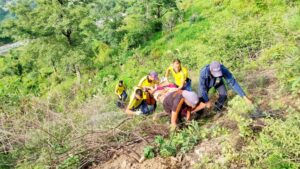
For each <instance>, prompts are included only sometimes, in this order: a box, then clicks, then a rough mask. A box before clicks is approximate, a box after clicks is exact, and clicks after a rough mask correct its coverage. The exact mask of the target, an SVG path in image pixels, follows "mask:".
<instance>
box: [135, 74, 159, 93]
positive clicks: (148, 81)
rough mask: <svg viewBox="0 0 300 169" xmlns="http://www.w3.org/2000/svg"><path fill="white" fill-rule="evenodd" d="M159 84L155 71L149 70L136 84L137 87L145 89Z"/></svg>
mask: <svg viewBox="0 0 300 169" xmlns="http://www.w3.org/2000/svg"><path fill="white" fill-rule="evenodd" d="M158 84H159V78H158V74H157V73H156V72H155V71H151V72H150V73H149V74H148V75H146V76H145V77H143V78H142V79H141V80H140V81H139V84H138V87H140V88H142V89H143V90H144V91H147V90H149V89H151V88H154V87H156V86H157V85H158Z"/></svg>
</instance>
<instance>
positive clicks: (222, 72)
mask: <svg viewBox="0 0 300 169" xmlns="http://www.w3.org/2000/svg"><path fill="white" fill-rule="evenodd" d="M224 80H225V81H226V82H227V84H228V85H229V86H230V87H231V88H232V89H233V90H234V91H235V92H236V93H237V94H238V95H239V96H241V97H242V98H243V99H245V101H246V102H247V103H249V104H252V102H251V100H249V99H248V97H247V96H246V94H245V92H244V91H243V89H242V88H241V87H240V85H239V84H238V82H237V81H236V80H235V78H234V77H233V75H232V74H231V72H230V71H229V70H228V69H227V68H226V67H225V66H224V65H222V64H220V63H219V62H217V61H213V62H212V63H211V64H209V65H206V66H205V67H203V68H202V69H201V71H200V79H199V88H198V95H199V97H200V101H202V102H204V103H205V104H206V107H207V108H210V107H211V102H210V100H209V97H208V91H209V90H210V89H211V88H213V87H214V88H215V89H216V90H217V91H218V93H219V98H218V100H217V102H216V103H215V108H214V109H215V110H216V111H217V112H219V111H220V110H222V108H223V105H224V103H225V101H226V100H227V90H226V87H225V84H224Z"/></svg>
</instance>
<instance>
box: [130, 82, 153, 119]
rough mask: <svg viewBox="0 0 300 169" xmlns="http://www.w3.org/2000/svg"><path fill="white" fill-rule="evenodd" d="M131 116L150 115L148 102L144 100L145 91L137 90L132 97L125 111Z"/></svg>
mask: <svg viewBox="0 0 300 169" xmlns="http://www.w3.org/2000/svg"><path fill="white" fill-rule="evenodd" d="M125 112H126V113H127V114H129V115H141V114H145V115H146V114H149V113H150V112H151V110H150V109H149V108H148V106H147V103H146V100H145V99H144V98H143V90H142V89H140V88H137V89H136V90H135V92H134V93H133V94H132V95H131V97H130V101H129V104H128V106H127V108H126V110H125Z"/></svg>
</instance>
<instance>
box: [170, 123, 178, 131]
mask: <svg viewBox="0 0 300 169" xmlns="http://www.w3.org/2000/svg"><path fill="white" fill-rule="evenodd" d="M176 128H177V125H176V124H171V125H170V131H171V132H173V131H175V130H176Z"/></svg>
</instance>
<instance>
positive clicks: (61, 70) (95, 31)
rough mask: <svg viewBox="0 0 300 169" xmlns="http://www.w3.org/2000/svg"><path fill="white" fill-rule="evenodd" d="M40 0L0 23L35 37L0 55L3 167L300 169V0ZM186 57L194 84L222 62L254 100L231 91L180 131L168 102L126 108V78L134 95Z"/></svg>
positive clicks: (15, 33) (11, 32) (9, 31)
mask: <svg viewBox="0 0 300 169" xmlns="http://www.w3.org/2000/svg"><path fill="white" fill-rule="evenodd" d="M35 2H36V4H34V3H33V4H34V5H32V4H30V3H29V4H28V3H27V2H25V1H24V2H23V1H22V3H20V4H19V6H18V5H17V6H15V7H13V8H12V9H11V11H12V12H13V13H14V14H15V15H16V16H18V17H16V18H17V19H16V20H9V21H7V22H5V23H4V24H3V25H1V27H0V28H1V29H0V33H1V37H2V36H11V37H12V38H14V40H22V39H33V40H32V41H31V42H30V43H29V44H28V45H27V46H25V47H22V48H19V49H17V50H14V51H12V52H10V53H9V54H7V55H5V56H1V57H0V102H1V103H0V147H1V148H0V168H24V169H25V168H101V169H102V168H107V169H108V168H138V169H140V168H153V169H154V168H208V169H210V168H278V169H279V168H295V169H296V168H299V167H300V165H299V164H300V156H299V152H300V147H299V142H300V137H299V132H300V127H299V126H300V115H299V112H300V97H299V96H300V90H299V89H300V57H299V56H300V3H299V2H298V1H296V0H286V1H284V0H276V1H268V0H253V1H244V0H231V1H228V0H212V1H204V0H203V1H202V0H182V1H172V0H170V1H159V0H155V1H154V0H153V1H151V2H150V1H149V2H148V1H143V2H142V1H135V0H118V1H111V0H99V1H98V0H91V1H78V3H77V1H76V2H75V1H74V2H71V1H57V2H56V1H55V2H54V1H53V2H49V3H48V2H46V1H43V0H41V1H35ZM24 11H26V12H24ZM28 18H30V19H28ZM99 18H100V21H102V20H103V25H102V26H101V25H100V26H99V25H98V26H96V25H95V23H96V21H98V22H100V21H99ZM101 19H102V20H101ZM175 58H179V59H180V60H181V61H182V64H183V65H184V66H185V67H187V68H188V69H189V73H190V77H191V79H192V87H193V90H194V91H197V89H198V84H199V71H200V69H201V68H202V67H203V66H205V65H206V64H209V63H210V62H211V61H213V60H218V61H220V62H222V63H223V64H224V65H226V66H227V67H228V68H229V69H230V70H231V71H232V73H233V74H234V76H235V77H236V79H237V80H238V81H239V82H240V84H241V86H242V87H243V89H244V90H245V92H246V93H247V95H248V96H249V97H250V98H251V100H252V101H253V105H248V104H246V103H245V102H244V101H243V100H242V99H241V98H239V97H238V96H236V94H235V93H234V92H232V91H231V90H230V92H229V99H228V103H227V104H226V106H225V109H224V116H222V117H221V118H218V119H216V118H214V117H213V114H214V112H213V110H210V109H206V110H205V111H204V113H203V114H202V115H201V118H200V119H199V120H193V121H192V122H191V123H188V124H185V126H183V127H182V128H181V129H180V130H178V131H176V132H170V131H169V118H168V117H163V118H161V119H155V120H154V119H153V117H154V116H155V115H156V113H159V112H161V111H163V110H162V106H161V105H158V110H157V111H156V112H155V113H154V114H153V115H149V116H138V117H132V116H127V115H126V114H125V113H124V110H122V109H118V108H117V107H116V105H115V102H116V99H117V98H115V96H114V93H113V90H114V87H115V85H116V83H117V82H118V81H119V80H121V79H122V80H124V82H125V84H126V85H127V86H128V93H130V92H132V89H133V87H134V86H136V85H137V83H138V81H139V80H140V79H141V78H142V77H143V76H145V75H146V74H148V73H149V71H151V70H156V71H157V72H158V73H159V75H160V76H163V75H164V72H165V70H166V68H167V67H168V66H169V65H170V64H171V62H172V60H173V59H175ZM210 95H211V96H212V97H213V99H216V96H215V95H216V92H215V91H212V92H211V93H210Z"/></svg>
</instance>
